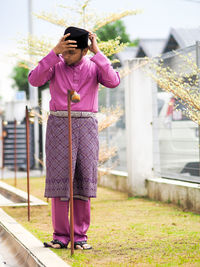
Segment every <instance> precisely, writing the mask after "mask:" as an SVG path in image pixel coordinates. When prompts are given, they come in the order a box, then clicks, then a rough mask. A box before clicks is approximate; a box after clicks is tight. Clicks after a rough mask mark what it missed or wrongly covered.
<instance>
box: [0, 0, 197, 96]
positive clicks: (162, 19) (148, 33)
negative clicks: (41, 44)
mask: <svg viewBox="0 0 200 267" xmlns="http://www.w3.org/2000/svg"><path fill="white" fill-rule="evenodd" d="M196 1H197V0H196ZM76 3H77V1H76V0H32V6H33V12H34V13H40V12H41V11H45V12H50V13H53V14H55V15H57V16H62V17H64V15H65V14H66V13H64V12H63V9H61V8H60V7H58V5H59V4H63V5H67V6H71V7H72V6H74V5H75V4H76ZM0 4H1V15H0V25H1V27H0V40H1V41H0V71H1V76H0V96H2V99H3V101H10V100H12V98H13V97H14V94H15V91H14V90H13V89H12V80H11V78H10V76H11V73H12V69H13V66H14V65H15V64H16V58H14V57H13V56H9V55H11V54H12V53H15V52H16V51H17V47H18V41H17V40H19V39H20V38H21V37H25V36H26V35H27V34H28V0H0ZM90 8H92V9H94V10H93V12H94V14H99V15H101V14H102V15H103V14H108V13H112V12H119V11H122V10H125V9H126V10H129V9H140V10H142V13H140V14H138V15H135V16H129V17H126V18H124V19H123V21H124V23H125V26H126V29H127V33H128V34H129V36H130V38H131V39H132V40H134V39H136V38H167V36H168V34H169V32H170V28H171V27H173V28H196V27H199V26H200V19H199V13H200V1H199V3H198V2H195V0H194V1H189V0H123V1H121V0H109V1H108V0H91V1H90ZM71 15H72V17H74V18H75V17H76V15H75V14H73V13H72V14H71ZM66 17H67V15H66ZM63 31H64V28H62V27H58V26H54V25H52V24H50V23H48V22H46V21H43V20H39V19H37V18H36V17H35V16H33V33H34V35H36V36H41V38H42V37H43V38H47V36H48V37H52V38H54V42H55V44H56V42H57V40H59V38H60V37H61V36H62V34H63Z"/></svg>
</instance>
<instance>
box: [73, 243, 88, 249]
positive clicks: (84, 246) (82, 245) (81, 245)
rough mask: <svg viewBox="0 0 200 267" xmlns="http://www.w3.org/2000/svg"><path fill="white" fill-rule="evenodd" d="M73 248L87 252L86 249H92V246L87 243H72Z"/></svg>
mask: <svg viewBox="0 0 200 267" xmlns="http://www.w3.org/2000/svg"><path fill="white" fill-rule="evenodd" d="M74 248H75V249H84V250H88V249H92V246H90V245H89V244H88V243H87V241H78V242H74Z"/></svg>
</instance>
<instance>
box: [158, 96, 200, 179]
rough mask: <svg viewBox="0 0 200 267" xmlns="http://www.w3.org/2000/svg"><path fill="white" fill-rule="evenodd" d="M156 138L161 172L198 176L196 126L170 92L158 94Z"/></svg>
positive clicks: (197, 129)
mask: <svg viewBox="0 0 200 267" xmlns="http://www.w3.org/2000/svg"><path fill="white" fill-rule="evenodd" d="M158 139H159V152H158V153H159V154H160V169H161V172H162V173H166V174H167V173H174V174H176V173H188V174H189V175H195V176H199V128H198V124H196V123H194V122H193V121H191V120H190V119H189V118H188V117H186V116H185V115H184V106H183V105H182V104H181V103H180V101H178V100H177V99H175V98H174V97H173V96H172V95H171V94H170V93H167V92H159V93H158Z"/></svg>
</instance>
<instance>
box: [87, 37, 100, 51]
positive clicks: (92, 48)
mask: <svg viewBox="0 0 200 267" xmlns="http://www.w3.org/2000/svg"><path fill="white" fill-rule="evenodd" d="M89 39H90V41H91V45H89V50H90V51H91V52H92V53H94V54H96V53H98V52H99V51H100V50H99V47H98V44H97V39H96V34H95V33H92V32H89Z"/></svg>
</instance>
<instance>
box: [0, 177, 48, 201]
mask: <svg viewBox="0 0 200 267" xmlns="http://www.w3.org/2000/svg"><path fill="white" fill-rule="evenodd" d="M0 194H2V195H3V196H5V197H6V198H8V199H10V200H11V201H10V203H5V204H4V203H0V206H27V199H28V196H27V193H26V192H24V191H22V190H20V189H18V188H16V187H13V186H11V185H8V184H6V183H4V182H1V181H0ZM30 205H31V206H40V205H48V204H47V203H46V202H44V201H42V200H40V199H39V198H36V197H34V196H32V195H30Z"/></svg>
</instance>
